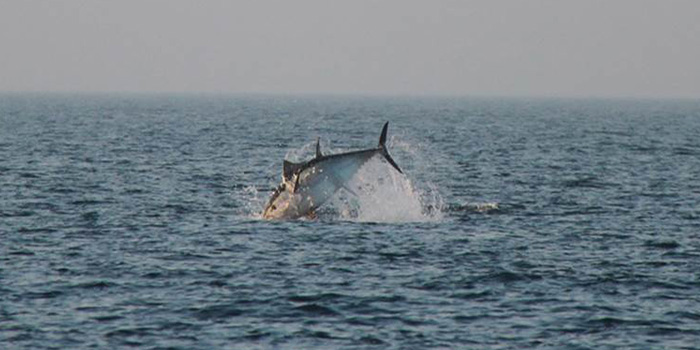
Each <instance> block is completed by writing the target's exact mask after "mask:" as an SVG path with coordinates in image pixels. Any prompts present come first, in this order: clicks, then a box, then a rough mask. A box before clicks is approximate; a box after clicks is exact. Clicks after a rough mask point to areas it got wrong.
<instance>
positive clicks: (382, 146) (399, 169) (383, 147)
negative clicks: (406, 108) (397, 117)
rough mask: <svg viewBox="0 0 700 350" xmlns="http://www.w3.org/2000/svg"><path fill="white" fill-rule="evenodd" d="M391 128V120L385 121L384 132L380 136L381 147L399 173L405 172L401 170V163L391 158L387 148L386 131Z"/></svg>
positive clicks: (386, 157) (383, 153)
mask: <svg viewBox="0 0 700 350" xmlns="http://www.w3.org/2000/svg"><path fill="white" fill-rule="evenodd" d="M388 128H389V122H386V123H384V127H383V128H382V134H381V135H380V136H379V148H381V150H382V155H383V156H384V159H386V161H387V162H389V164H391V166H393V167H394V169H396V170H397V171H398V172H399V173H401V174H403V171H401V168H399V165H398V164H396V162H395V161H394V159H393V158H391V155H389V151H387V150H386V132H387V129H388Z"/></svg>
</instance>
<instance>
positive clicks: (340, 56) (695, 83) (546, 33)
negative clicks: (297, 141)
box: [0, 0, 700, 98]
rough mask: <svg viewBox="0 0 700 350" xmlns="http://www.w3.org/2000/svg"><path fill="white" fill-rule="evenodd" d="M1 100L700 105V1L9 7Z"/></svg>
mask: <svg viewBox="0 0 700 350" xmlns="http://www.w3.org/2000/svg"><path fill="white" fill-rule="evenodd" d="M0 91H91V92H92V91H133V92H136V91H147V92H154V91H172V92H236V93H238V92H269V93H334V94H335V93H351V94H419V95H422V94H451V95H536V96H633V97H634V96H639V97H644V96H658V97H695V98H700V1H697V0H688V1H676V0H658V1H642V0H605V1H593V0H580V1H566V0H552V1H524V0H523V1H469V0H461V1H441V0H430V1H428V0H426V1H406V0H385V1H381V0H375V1H358V0H347V1H333V0H323V1H306V0H286V1H264V0H258V1H231V0H229V1H200V0H196V1H195V0H189V1H184V0H168V1H148V0H145V1H144V0H141V1H124V0H120V1H97V0H94V1H93V0H90V1H48V0H47V1H33V0H16V1H13V0H0Z"/></svg>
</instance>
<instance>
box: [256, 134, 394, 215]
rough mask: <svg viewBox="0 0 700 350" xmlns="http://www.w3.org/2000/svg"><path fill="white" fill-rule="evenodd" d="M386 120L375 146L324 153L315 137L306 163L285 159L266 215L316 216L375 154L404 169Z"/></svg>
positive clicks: (266, 208)
mask: <svg viewBox="0 0 700 350" xmlns="http://www.w3.org/2000/svg"><path fill="white" fill-rule="evenodd" d="M388 125H389V123H388V122H387V123H385V124H384V127H383V129H382V133H381V136H380V137H379V145H378V146H377V147H375V148H370V149H365V150H360V151H352V152H346V153H340V154H332V155H325V156H324V155H323V154H321V150H320V146H319V142H318V140H317V141H316V157H314V158H313V159H311V160H309V161H307V162H303V163H292V162H288V161H286V160H285V161H284V165H283V171H282V183H281V184H280V185H279V187H277V189H276V190H275V192H274V193H273V194H272V197H270V200H269V201H268V203H267V205H266V206H265V209H264V210H263V215H262V216H263V218H264V219H296V218H300V217H304V216H309V217H313V216H314V215H315V214H314V213H315V210H316V209H317V208H319V207H320V206H321V205H323V204H324V203H325V202H326V201H328V200H329V199H330V198H331V197H332V196H333V195H334V194H335V193H336V192H338V190H340V189H341V188H345V189H346V190H347V191H348V192H350V193H353V191H352V190H351V189H349V188H348V187H347V183H348V182H349V181H350V180H351V179H352V178H353V177H354V176H355V174H357V172H358V171H359V170H360V168H362V166H363V165H364V164H365V163H367V161H369V160H370V159H372V158H373V157H375V156H382V157H383V158H384V159H385V160H387V161H388V162H389V164H391V165H392V166H393V167H394V169H396V170H397V171H398V172H400V173H403V172H402V171H401V169H400V168H399V166H398V165H397V164H396V162H394V160H393V159H392V158H391V156H390V155H389V152H387V150H386V146H385V142H386V133H387V128H388Z"/></svg>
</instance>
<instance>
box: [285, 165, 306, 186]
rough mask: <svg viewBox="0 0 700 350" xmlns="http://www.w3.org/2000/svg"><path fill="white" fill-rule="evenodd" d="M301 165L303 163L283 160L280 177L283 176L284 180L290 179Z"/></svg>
mask: <svg viewBox="0 0 700 350" xmlns="http://www.w3.org/2000/svg"><path fill="white" fill-rule="evenodd" d="M302 166H304V163H292V162H290V161H288V160H285V161H284V164H283V165H282V178H284V180H286V181H290V180H292V177H294V174H295V173H296V172H297V171H298V170H299V169H301V167H302Z"/></svg>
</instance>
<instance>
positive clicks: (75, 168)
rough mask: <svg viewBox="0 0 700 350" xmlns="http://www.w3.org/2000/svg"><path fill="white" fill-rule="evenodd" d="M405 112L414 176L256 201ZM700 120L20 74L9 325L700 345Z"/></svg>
mask: <svg viewBox="0 0 700 350" xmlns="http://www.w3.org/2000/svg"><path fill="white" fill-rule="evenodd" d="M386 120H388V121H390V122H391V125H390V129H389V138H390V140H389V149H390V152H391V153H392V156H393V157H394V159H396V161H397V163H398V164H399V165H400V166H401V167H402V168H403V170H404V172H405V173H406V174H407V178H402V177H391V176H394V175H391V176H390V177H387V176H388V175H386V173H385V170H386V169H387V168H384V167H385V166H386V165H385V164H384V163H382V162H380V161H377V162H374V163H372V164H369V165H368V167H367V168H365V169H363V171H362V173H361V174H359V177H358V179H356V180H355V181H356V182H357V184H356V185H357V186H365V188H368V189H369V190H368V191H365V192H363V193H364V194H361V195H360V198H352V197H351V196H348V195H345V197H343V195H342V194H341V195H339V198H336V199H335V200H334V202H332V203H330V205H329V206H328V208H327V210H326V212H325V213H322V215H321V216H320V218H319V219H318V220H314V221H309V220H300V221H291V222H267V221H262V220H260V219H259V218H258V216H257V215H258V214H259V212H260V211H261V209H262V205H263V204H264V202H265V201H266V200H267V197H268V196H269V195H270V193H271V191H272V189H273V188H274V186H275V185H276V184H277V182H279V177H280V172H281V161H282V159H283V158H284V157H285V156H287V157H288V158H296V159H304V158H305V157H308V156H309V155H310V154H311V150H312V147H313V142H314V140H315V138H316V137H317V136H320V137H322V142H321V143H322V146H323V147H324V150H328V151H333V152H340V151H344V150H350V149H359V148H366V147H371V146H374V145H376V142H377V139H378V136H379V131H380V128H381V125H382V123H383V122H384V121H386ZM698 135H700V102H697V101H670V100H669V101H654V100H547V99H541V100H525V99H466V98H463V99H449V98H432V99H430V98H422V99H413V98H360V97H357V98H352V97H344V98H341V97H312V96H305V97H273V96H247V97H245V96H176V95H150V96H145V95H120V96H99V95H97V96H62V95H26V94H25V95H1V96H0V347H1V348H3V349H42V348H57V349H81V348H121V347H127V346H135V347H139V348H147V349H161V348H171V349H210V348H231V349H234V348H236V349H238V348H246V349H267V348H278V349H432V348H445V349H447V348H489V349H516V348H518V349H520V348H552V349H617V348H634V349H661V348H674V349H683V348H686V349H691V348H693V349H696V348H697V347H698V344H700V277H699V272H698V271H700V210H699V203H700V180H699V178H700V176H699V175H700V141H699V139H700V138H698ZM382 174H384V175H382ZM382 176H384V177H382ZM348 203H350V204H348Z"/></svg>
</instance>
